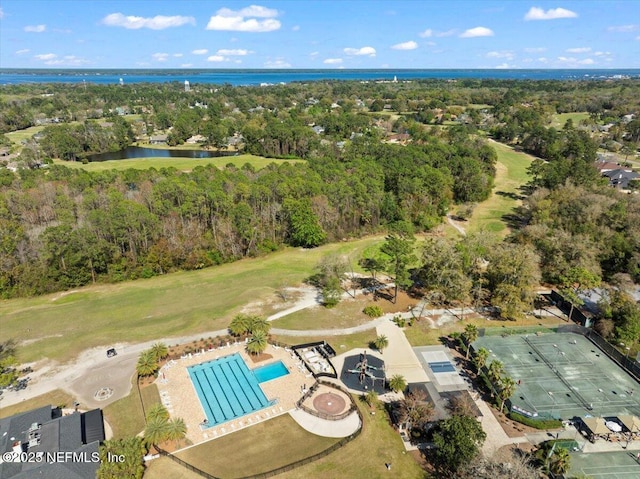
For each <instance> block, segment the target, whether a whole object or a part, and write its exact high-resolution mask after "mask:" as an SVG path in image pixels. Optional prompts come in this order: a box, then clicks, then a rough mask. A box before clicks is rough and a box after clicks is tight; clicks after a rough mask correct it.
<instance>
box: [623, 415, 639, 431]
mask: <svg viewBox="0 0 640 479" xmlns="http://www.w3.org/2000/svg"><path fill="white" fill-rule="evenodd" d="M618 421H620V422H621V423H622V424H623V426H624V427H626V428H627V429H628V430H629V431H631V432H639V431H640V419H638V416H632V415H631V414H621V415H619V416H618Z"/></svg>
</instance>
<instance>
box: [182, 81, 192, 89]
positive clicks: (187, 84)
mask: <svg viewBox="0 0 640 479" xmlns="http://www.w3.org/2000/svg"><path fill="white" fill-rule="evenodd" d="M184 91H191V86H190V85H189V80H185V81H184Z"/></svg>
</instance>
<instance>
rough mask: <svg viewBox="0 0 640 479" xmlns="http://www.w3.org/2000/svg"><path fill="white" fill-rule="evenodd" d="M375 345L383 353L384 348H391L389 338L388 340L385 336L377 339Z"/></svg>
mask: <svg viewBox="0 0 640 479" xmlns="http://www.w3.org/2000/svg"><path fill="white" fill-rule="evenodd" d="M373 345H374V346H375V347H376V349H377V350H378V351H380V352H382V351H383V350H384V348H386V347H387V346H389V338H387V337H386V336H385V335H384V334H381V335H380V336H378V337H377V338H376V339H375V341H374V342H373Z"/></svg>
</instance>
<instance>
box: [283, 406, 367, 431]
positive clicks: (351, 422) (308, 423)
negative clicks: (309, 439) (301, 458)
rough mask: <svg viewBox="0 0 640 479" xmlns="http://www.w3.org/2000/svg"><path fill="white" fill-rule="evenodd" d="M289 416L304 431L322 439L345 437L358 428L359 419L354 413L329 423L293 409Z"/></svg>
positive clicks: (326, 420)
mask: <svg viewBox="0 0 640 479" xmlns="http://www.w3.org/2000/svg"><path fill="white" fill-rule="evenodd" d="M289 415H291V417H293V419H294V420H295V421H296V422H297V423H298V424H299V425H300V426H301V427H302V428H303V429H305V430H307V431H309V432H310V433H312V434H316V435H318V436H324V437H347V436H350V435H351V434H353V433H354V432H356V431H357V430H358V429H359V428H360V418H359V417H358V413H356V412H355V411H354V412H353V413H351V414H349V415H348V416H347V417H345V418H344V419H340V420H338V421H330V420H328V419H321V418H319V417H317V416H313V415H312V414H309V413H308V412H305V411H303V410H302V409H293V410H291V411H289Z"/></svg>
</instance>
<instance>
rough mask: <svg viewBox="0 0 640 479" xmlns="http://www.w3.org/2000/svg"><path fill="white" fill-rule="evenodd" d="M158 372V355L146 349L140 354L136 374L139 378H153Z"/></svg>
mask: <svg viewBox="0 0 640 479" xmlns="http://www.w3.org/2000/svg"><path fill="white" fill-rule="evenodd" d="M157 370H158V360H157V359H156V355H155V354H154V353H153V351H151V350H150V349H145V350H144V351H142V352H141V353H140V357H139V358H138V364H136V372H137V373H138V376H152V375H153V374H155V373H156V371H157Z"/></svg>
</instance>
